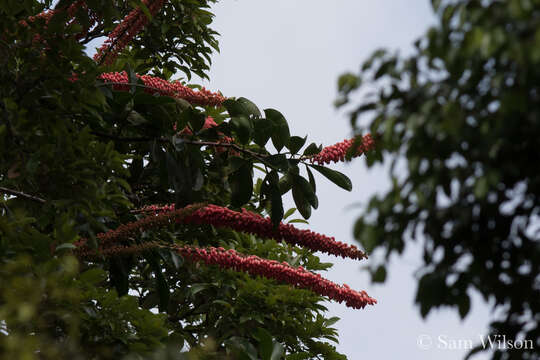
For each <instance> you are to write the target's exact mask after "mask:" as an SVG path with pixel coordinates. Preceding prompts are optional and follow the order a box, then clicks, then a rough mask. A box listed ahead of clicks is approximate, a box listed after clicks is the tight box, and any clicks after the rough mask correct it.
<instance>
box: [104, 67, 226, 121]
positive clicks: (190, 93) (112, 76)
mask: <svg viewBox="0 0 540 360" xmlns="http://www.w3.org/2000/svg"><path fill="white" fill-rule="evenodd" d="M137 77H138V78H139V79H141V80H142V82H143V83H144V85H145V86H147V87H148V88H147V89H145V91H146V92H149V93H152V94H154V93H158V94H160V95H163V96H171V97H175V98H179V99H184V100H186V101H188V102H189V103H191V104H195V105H203V106H220V105H221V104H222V103H223V102H224V101H225V100H226V99H225V97H224V96H223V95H221V94H219V93H213V92H210V91H208V90H206V89H205V88H202V89H201V90H198V91H195V90H193V89H191V88H189V87H187V86H184V85H182V84H181V83H180V82H179V81H173V82H169V81H167V80H164V79H161V78H157V77H153V76H150V75H138V74H137ZM98 79H101V80H103V81H105V82H106V83H107V82H112V83H123V84H126V85H118V84H115V85H113V86H112V88H113V89H114V90H119V91H129V88H130V86H129V85H127V84H128V83H129V79H128V75H127V73H126V72H125V71H122V72H120V73H119V72H113V73H103V74H101V75H99V77H98ZM210 119H211V118H210ZM207 122H208V125H207V124H206V123H205V125H207V126H211V123H210V121H209V120H208V119H207ZM211 122H212V123H214V124H215V122H214V120H213V119H212V121H211Z"/></svg>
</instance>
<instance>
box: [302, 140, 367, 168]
mask: <svg viewBox="0 0 540 360" xmlns="http://www.w3.org/2000/svg"><path fill="white" fill-rule="evenodd" d="M354 142H355V139H348V140H344V141H342V142H340V143H337V144H334V145H331V146H327V147H325V148H323V149H322V150H321V152H320V153H318V154H317V155H313V156H312V157H310V158H309V160H310V161H311V163H318V164H319V165H322V164H330V163H331V162H338V161H343V160H345V156H346V154H347V152H348V151H350V149H351V147H352V146H353V145H354ZM374 146H375V142H374V141H373V138H372V136H371V134H367V135H365V136H364V137H363V138H362V143H361V144H360V145H358V148H357V149H356V152H354V153H353V156H352V157H358V156H360V155H362V154H365V153H366V152H368V151H369V150H371V149H373V148H374Z"/></svg>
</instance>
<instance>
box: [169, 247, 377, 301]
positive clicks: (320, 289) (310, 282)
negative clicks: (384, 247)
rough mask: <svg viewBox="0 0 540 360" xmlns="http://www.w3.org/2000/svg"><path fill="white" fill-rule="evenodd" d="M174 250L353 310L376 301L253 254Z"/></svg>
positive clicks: (212, 249)
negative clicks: (288, 285) (282, 283)
mask: <svg viewBox="0 0 540 360" xmlns="http://www.w3.org/2000/svg"><path fill="white" fill-rule="evenodd" d="M176 251H177V252H178V253H179V254H180V255H182V256H183V257H185V258H187V259H190V260H191V261H196V262H203V263H205V264H206V265H217V266H219V267H221V268H223V269H232V270H234V271H242V272H246V273H248V274H250V275H255V276H256V275H259V276H262V277H265V278H269V279H275V280H277V281H279V282H284V283H287V284H290V285H292V286H294V287H297V288H301V289H308V290H311V291H313V292H314V293H317V294H319V295H322V296H326V297H328V298H330V299H332V300H335V301H337V302H340V303H341V302H345V305H347V306H348V307H352V308H355V309H361V308H364V307H365V306H366V305H374V304H376V303H377V300H375V299H373V298H371V297H369V295H368V294H367V293H366V292H365V291H360V292H357V291H355V290H352V289H351V288H349V287H348V286H347V285H343V286H340V285H338V284H335V283H333V282H331V281H330V280H327V279H325V278H323V277H322V276H321V275H319V274H314V273H312V272H310V271H307V270H305V269H304V268H302V267H301V266H300V267H298V268H294V267H292V266H290V265H289V264H287V263H286V262H282V263H280V262H278V261H275V260H267V259H262V258H260V257H257V256H255V255H250V256H243V255H242V254H240V253H238V252H236V251H235V250H232V249H229V250H225V249H223V248H213V247H210V248H207V249H200V248H194V247H190V246H184V247H176Z"/></svg>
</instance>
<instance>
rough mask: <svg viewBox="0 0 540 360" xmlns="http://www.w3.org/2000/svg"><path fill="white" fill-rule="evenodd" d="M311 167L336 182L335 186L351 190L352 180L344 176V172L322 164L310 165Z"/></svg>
mask: <svg viewBox="0 0 540 360" xmlns="http://www.w3.org/2000/svg"><path fill="white" fill-rule="evenodd" d="M310 166H311V167H312V168H314V169H315V170H317V171H318V172H320V173H321V174H322V175H323V176H324V177H326V178H327V179H328V180H330V181H331V182H333V183H334V184H336V185H337V186H339V187H341V188H343V189H345V190H347V191H351V190H352V182H351V180H350V179H349V178H348V177H347V176H345V175H344V174H342V173H340V172H339V171H336V170H332V169H329V168H327V167H324V166H320V165H310Z"/></svg>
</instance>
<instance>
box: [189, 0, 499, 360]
mask: <svg viewBox="0 0 540 360" xmlns="http://www.w3.org/2000/svg"><path fill="white" fill-rule="evenodd" d="M429 3H430V2H429V1H428V0H422V1H411V0H377V1H366V0H336V1H321V0H316V1H313V0H311V1H307V0H272V1H269V0H232V1H231V0H228V1H224V0H223V1H221V2H220V3H219V4H218V5H216V6H215V7H214V9H213V11H214V13H215V14H216V18H215V23H214V29H216V30H217V31H218V32H220V33H221V39H220V48H221V53H220V54H215V55H214V56H213V65H212V69H211V71H210V79H211V80H210V81H209V82H206V81H205V82H202V84H203V85H205V86H206V87H207V88H209V89H211V90H221V91H222V92H223V94H224V95H225V96H244V97H246V98H248V99H250V100H252V101H253V102H255V104H257V105H258V106H259V107H260V108H261V109H264V108H268V107H272V108H275V109H277V110H279V111H281V112H282V113H283V114H284V115H285V117H286V118H287V120H288V121H289V124H290V127H291V133H292V134H293V135H299V136H304V135H309V138H308V142H309V141H310V140H311V141H315V142H317V143H323V144H325V145H331V144H334V143H336V142H339V141H341V140H343V139H345V138H347V137H349V136H350V126H349V121H348V119H347V117H346V116H345V115H344V114H340V113H339V112H337V111H336V110H335V109H334V107H333V105H332V103H333V101H334V99H335V98H336V94H337V89H336V80H337V77H338V76H339V75H340V74H341V73H343V72H345V71H353V72H356V71H357V69H358V68H359V66H360V64H361V62H362V61H364V60H365V59H366V58H367V57H368V56H369V55H370V54H371V53H372V52H373V51H374V50H375V49H376V48H379V47H385V48H389V49H400V50H401V53H403V52H405V53H406V52H408V51H410V50H411V49H412V43H413V41H414V40H415V39H416V38H418V37H419V36H420V35H422V34H423V33H424V32H425V31H426V30H427V28H428V27H429V25H431V24H433V23H434V22H435V18H434V15H433V13H432V10H431V7H430V6H429ZM195 81H197V80H195ZM333 168H334V169H336V170H339V171H342V172H344V173H346V174H347V175H348V176H349V177H350V178H351V180H352V181H353V186H354V189H353V191H352V192H346V191H344V190H342V189H340V188H338V187H337V186H335V185H333V184H330V183H329V182H328V181H327V180H326V179H324V178H322V177H320V176H319V177H317V180H318V184H317V194H318V196H319V204H320V206H319V209H318V210H316V211H314V213H313V215H312V217H311V219H310V226H309V227H310V228H311V229H312V230H314V231H317V232H321V233H324V234H328V235H331V236H335V237H336V239H337V240H341V241H345V242H349V243H354V240H353V237H352V227H353V223H354V220H355V219H356V217H357V215H358V214H359V210H358V209H355V208H351V205H352V204H354V203H358V202H360V203H365V202H366V201H367V199H369V197H370V196H371V195H373V194H375V193H377V192H382V191H384V190H385V189H387V187H388V180H387V177H386V173H385V171H384V169H381V168H378V169H376V168H375V169H373V168H372V169H369V170H368V169H367V168H366V166H365V160H364V159H356V161H353V162H352V163H350V164H339V165H337V166H333ZM316 176H317V175H316ZM291 206H292V204H291ZM324 259H325V260H328V261H332V262H334V263H335V266H334V268H333V269H331V270H330V272H329V273H327V274H325V276H326V277H328V278H330V279H331V280H333V281H336V282H339V283H347V284H348V285H349V286H351V287H352V288H355V289H365V290H366V291H367V292H368V293H369V294H370V295H371V296H373V297H375V298H376V299H377V300H378V301H379V304H377V305H376V306H374V307H369V308H366V309H365V310H352V309H349V308H347V307H345V305H342V304H334V303H332V304H330V305H329V310H330V313H329V315H330V316H339V317H341V319H342V320H341V321H339V322H338V323H337V324H336V327H337V328H338V330H339V338H340V344H339V345H338V350H339V351H341V352H343V353H345V354H346V355H347V356H348V358H349V359H350V360H356V359H362V358H372V359H381V360H385V359H414V360H423V359H426V360H427V359H430V360H431V359H441V360H444V359H462V358H463V355H464V354H465V353H466V350H450V349H438V348H437V345H441V346H442V345H444V344H442V343H441V342H439V341H438V340H437V337H438V336H439V335H441V336H446V339H448V340H450V339H453V340H458V339H466V340H469V339H470V340H472V341H473V342H474V343H475V344H476V343H477V342H478V341H479V335H480V334H485V333H486V332H487V323H488V321H487V320H488V315H489V312H490V311H489V308H488V306H487V305H486V304H485V303H483V302H482V300H481V299H480V298H479V297H478V296H474V297H473V302H472V308H471V313H469V316H468V317H467V318H466V319H465V321H463V322H461V321H460V320H459V317H458V315H457V313H456V312H455V311H450V310H440V311H435V312H431V313H430V315H429V316H428V318H427V320H426V321H423V320H422V319H421V317H420V314H419V310H418V307H416V306H415V305H414V295H415V292H416V280H415V278H414V277H413V273H414V271H415V270H416V269H418V266H419V265H420V261H421V259H420V253H419V249H417V248H416V249H412V248H409V250H408V251H407V252H406V254H405V256H403V257H401V258H397V257H396V258H394V259H393V261H392V264H391V266H390V267H389V269H388V270H389V275H388V278H387V281H386V283H384V284H382V285H371V284H370V283H369V277H368V274H367V273H366V272H363V271H362V270H361V267H362V264H360V263H358V262H355V261H352V260H343V259H341V258H335V257H324ZM364 261H365V260H364ZM368 261H369V260H368ZM423 334H425V335H428V336H430V337H432V339H433V346H432V348H431V349H429V350H423V349H420V348H419V346H418V345H417V338H418V337H419V336H420V335H423ZM474 359H487V356H484V355H481V356H477V357H474Z"/></svg>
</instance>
